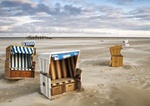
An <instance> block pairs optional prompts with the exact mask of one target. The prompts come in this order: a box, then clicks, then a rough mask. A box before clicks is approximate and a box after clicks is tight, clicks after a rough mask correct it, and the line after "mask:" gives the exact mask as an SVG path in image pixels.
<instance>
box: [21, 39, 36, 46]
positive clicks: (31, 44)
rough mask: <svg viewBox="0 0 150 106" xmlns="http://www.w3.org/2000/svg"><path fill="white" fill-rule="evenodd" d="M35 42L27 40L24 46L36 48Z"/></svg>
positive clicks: (23, 43)
mask: <svg viewBox="0 0 150 106" xmlns="http://www.w3.org/2000/svg"><path fill="white" fill-rule="evenodd" d="M35 45H36V43H35V40H27V41H23V42H22V46H29V47H35Z"/></svg>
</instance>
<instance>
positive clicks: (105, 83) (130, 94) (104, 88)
mask: <svg viewBox="0 0 150 106" xmlns="http://www.w3.org/2000/svg"><path fill="white" fill-rule="evenodd" d="M124 39H125V38H114V39H113V38H74V39H73V38H70V39H69V38H63V39H62V38H54V39H49V40H36V47H37V56H36V58H35V60H36V62H37V66H36V69H37V73H36V77H35V78H31V79H30V78H27V79H24V80H19V81H8V80H6V79H5V78H4V75H3V73H4V71H3V70H4V62H5V48H6V47H7V46H9V45H10V44H19V45H20V44H21V42H22V41H24V40H26V39H0V42H1V43H0V106H64V105H65V106H150V39H129V44H130V47H127V48H123V49H122V51H121V54H122V55H123V56H124V66H123V67H118V68H117V67H109V62H110V52H109V47H111V46H113V45H116V44H121V43H122V41H123V40H124ZM75 49H79V50H80V51H81V54H80V58H79V61H78V67H80V68H81V69H82V70H83V73H82V86H83V91H82V92H76V91H75V92H70V93H65V94H62V95H59V96H56V97H55V98H54V99H53V100H51V101H50V100H48V99H47V98H46V97H44V96H43V95H42V94H41V93H40V86H39V80H40V78H39V66H38V54H39V53H42V52H52V51H64V50H75Z"/></svg>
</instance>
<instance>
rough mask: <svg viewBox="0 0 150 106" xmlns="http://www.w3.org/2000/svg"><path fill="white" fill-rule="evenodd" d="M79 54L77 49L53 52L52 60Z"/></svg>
mask: <svg viewBox="0 0 150 106" xmlns="http://www.w3.org/2000/svg"><path fill="white" fill-rule="evenodd" d="M78 54H79V51H75V52H66V53H59V54H53V55H52V58H53V59H54V60H63V59H66V58H69V57H72V56H76V55H78Z"/></svg>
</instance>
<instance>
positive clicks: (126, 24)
mask: <svg viewBox="0 0 150 106" xmlns="http://www.w3.org/2000/svg"><path fill="white" fill-rule="evenodd" d="M5 33H19V34H20V33H59V34H61V33H63V34H64V33H74V34H78V33H84V34H85V35H86V34H93V35H94V34H97V35H98V36H101V35H103V36H104V35H116V36H133V35H134V36H136V35H137V36H138V35H139V36H147V37H150V0H0V36H4V35H5Z"/></svg>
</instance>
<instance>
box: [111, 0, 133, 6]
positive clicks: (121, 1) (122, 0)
mask: <svg viewBox="0 0 150 106" xmlns="http://www.w3.org/2000/svg"><path fill="white" fill-rule="evenodd" d="M109 1H110V2H113V3H116V4H118V5H131V4H132V3H133V0H109Z"/></svg>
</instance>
